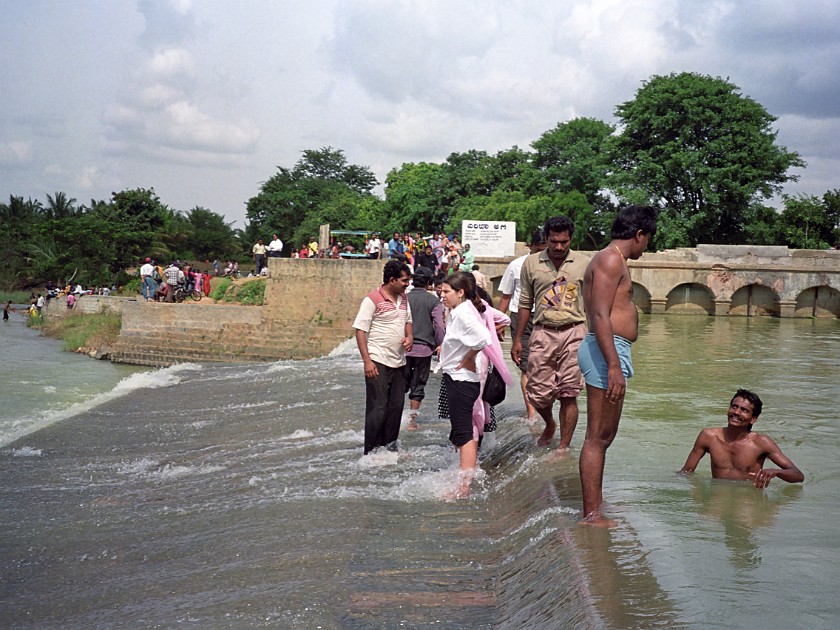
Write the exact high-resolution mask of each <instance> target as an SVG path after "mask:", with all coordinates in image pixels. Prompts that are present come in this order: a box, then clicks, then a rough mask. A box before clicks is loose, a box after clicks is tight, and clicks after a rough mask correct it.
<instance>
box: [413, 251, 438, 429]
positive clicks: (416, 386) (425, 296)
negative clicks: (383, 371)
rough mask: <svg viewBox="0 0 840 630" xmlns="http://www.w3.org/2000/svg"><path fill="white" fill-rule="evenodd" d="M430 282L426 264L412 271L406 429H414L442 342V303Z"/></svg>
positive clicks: (430, 276) (430, 278)
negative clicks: (412, 340)
mask: <svg viewBox="0 0 840 630" xmlns="http://www.w3.org/2000/svg"><path fill="white" fill-rule="evenodd" d="M431 282H432V272H431V271H429V270H428V269H426V268H425V267H418V268H417V270H416V271H415V272H414V288H413V289H412V290H411V291H409V293H408V306H409V308H410V309H411V325H412V333H413V339H414V345H413V346H412V348H411V350H409V351H408V352H406V353H405V357H406V366H405V367H406V381H407V385H408V400H409V412H408V414H409V415H408V426H407V427H406V428H407V429H408V430H409V431H413V430H415V429H416V428H417V417H418V416H419V415H420V404H421V403H422V402H423V399H424V398H425V397H426V383H427V381H428V380H429V369H430V367H431V365H432V355H433V354H436V353H437V352H438V351H439V350H440V344H441V343H442V342H443V334H444V325H443V305H442V304H441V303H440V300H439V299H438V296H437V295H436V294H435V292H434V290H433V289H431V287H430V286H429V285H430V284H431ZM430 289H431V290H430Z"/></svg>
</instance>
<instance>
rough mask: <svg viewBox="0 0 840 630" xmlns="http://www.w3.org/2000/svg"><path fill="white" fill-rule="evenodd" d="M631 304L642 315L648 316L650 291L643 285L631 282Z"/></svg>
mask: <svg viewBox="0 0 840 630" xmlns="http://www.w3.org/2000/svg"><path fill="white" fill-rule="evenodd" d="M633 304H635V305H636V308H637V309H638V310H639V311H641V312H642V313H647V314H650V312H651V306H650V291H648V290H647V288H646V287H645V286H644V285H643V284H639V283H638V282H633Z"/></svg>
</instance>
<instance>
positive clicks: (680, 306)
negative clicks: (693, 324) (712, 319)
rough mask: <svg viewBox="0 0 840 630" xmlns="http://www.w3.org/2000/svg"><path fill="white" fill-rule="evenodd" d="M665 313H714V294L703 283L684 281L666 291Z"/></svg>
mask: <svg viewBox="0 0 840 630" xmlns="http://www.w3.org/2000/svg"><path fill="white" fill-rule="evenodd" d="M665 312H666V313H676V314H680V315H714V314H715V295H714V293H712V290H711V289H710V288H709V287H707V286H706V285H705V284H700V283H699V282H684V283H683V284H678V285H677V286H675V287H674V288H673V289H671V290H670V291H669V292H668V296H667V299H666V302H665Z"/></svg>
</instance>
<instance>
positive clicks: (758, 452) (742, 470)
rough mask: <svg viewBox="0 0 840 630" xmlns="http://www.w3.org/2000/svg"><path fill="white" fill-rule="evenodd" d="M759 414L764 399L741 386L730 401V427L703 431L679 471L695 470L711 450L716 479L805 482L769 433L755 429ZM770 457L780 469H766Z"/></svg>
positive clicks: (763, 483)
mask: <svg viewBox="0 0 840 630" xmlns="http://www.w3.org/2000/svg"><path fill="white" fill-rule="evenodd" d="M759 415H761V398H759V397H758V395H756V394H754V393H753V392H751V391H749V390H746V389H739V390H738V391H737V392H735V396H733V397H732V401H731V402H730V403H729V413H728V414H727V419H728V420H729V423H728V424H727V426H725V427H723V428H710V429H703V430H702V431H700V435H698V436H697V440H696V441H695V442H694V448H692V449H691V453H689V454H688V459H687V460H685V465H683V467H682V470H680V472H681V473H684V474H688V473H693V472H694V470H695V469H696V468H697V464H699V463H700V460H701V459H703V456H704V455H705V454H706V453H708V454H709V455H710V456H711V460H712V477H714V478H715V479H750V480H752V482H753V484H754V485H755V487H756V488H766V487H767V486H768V485H770V481H771V480H772V479H773V478H774V477H778V478H779V479H782V480H783V481H787V482H788V483H802V482H803V481H805V475H803V474H802V471H801V470H799V469H798V468H797V467H796V466H795V465H794V463H793V462H792V461H790V459H788V458H787V457H786V456H785V454H784V453H782V450H781V449H780V448H779V447H778V445H777V444H776V443H775V442H774V441H773V440H772V439H771V438H770V437H769V436H766V435H762V434H760V433H755V432H753V430H752V425H753V424H754V423H755V421H756V420H758V416H759ZM768 457H769V458H770V461H771V462H773V463H774V464H776V466H778V467H779V468H764V460H766V459H767V458H768Z"/></svg>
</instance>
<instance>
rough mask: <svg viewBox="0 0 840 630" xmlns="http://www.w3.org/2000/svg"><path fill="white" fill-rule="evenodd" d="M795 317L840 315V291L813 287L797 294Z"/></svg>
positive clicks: (824, 287) (831, 288)
mask: <svg viewBox="0 0 840 630" xmlns="http://www.w3.org/2000/svg"><path fill="white" fill-rule="evenodd" d="M794 317H840V291H838V290H837V289H835V288H833V287H827V286H822V287H811V288H809V289H805V290H804V291H803V292H802V293H800V294H799V295H798V296H796V311H795V312H794Z"/></svg>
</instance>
